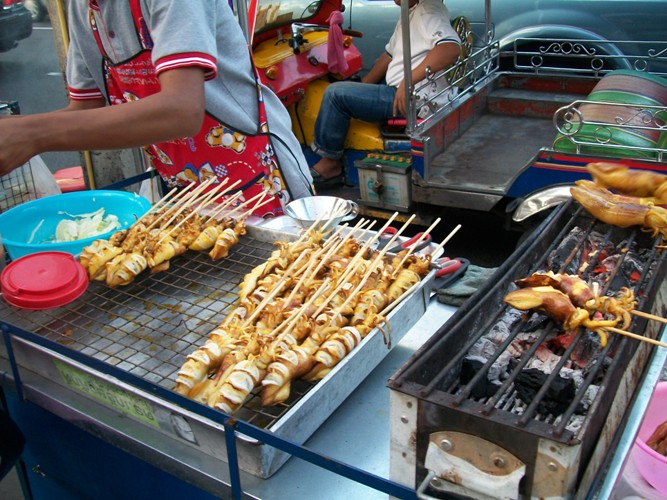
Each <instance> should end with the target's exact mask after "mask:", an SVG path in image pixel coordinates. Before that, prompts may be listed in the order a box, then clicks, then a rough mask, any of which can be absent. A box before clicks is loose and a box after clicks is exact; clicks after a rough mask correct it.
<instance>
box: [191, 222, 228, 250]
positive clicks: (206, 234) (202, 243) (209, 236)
mask: <svg viewBox="0 0 667 500" xmlns="http://www.w3.org/2000/svg"><path fill="white" fill-rule="evenodd" d="M221 232H222V228H221V227H220V226H218V225H211V226H206V227H205V228H204V230H203V231H202V232H201V233H199V234H198V235H197V237H196V238H195V240H194V241H193V242H192V243H191V244H190V246H189V247H188V248H189V249H190V250H195V251H203V250H210V249H211V248H212V247H213V245H215V240H217V239H218V236H220V233H221Z"/></svg>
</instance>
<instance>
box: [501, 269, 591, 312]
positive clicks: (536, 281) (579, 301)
mask: <svg viewBox="0 0 667 500" xmlns="http://www.w3.org/2000/svg"><path fill="white" fill-rule="evenodd" d="M514 283H515V284H516V285H517V286H518V287H519V288H529V287H538V286H551V287H553V288H555V289H556V290H560V291H561V292H563V293H565V294H566V295H567V296H568V297H569V298H570V300H571V301H572V303H573V304H574V305H575V306H577V307H586V305H587V304H589V302H590V301H591V300H595V299H596V295H595V293H594V292H593V290H592V289H591V287H590V285H589V284H588V283H587V282H586V281H584V280H583V279H581V278H580V277H579V276H575V275H570V274H555V273H553V272H551V271H549V272H547V273H534V274H532V275H531V276H529V277H528V278H522V279H519V280H516V281H515V282H514Z"/></svg>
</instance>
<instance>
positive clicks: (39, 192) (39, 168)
mask: <svg viewBox="0 0 667 500" xmlns="http://www.w3.org/2000/svg"><path fill="white" fill-rule="evenodd" d="M21 168H29V169H30V172H31V173H32V181H33V183H34V185H35V198H44V197H45V196H51V195H53V194H60V193H62V191H61V190H60V187H59V186H58V183H57V182H56V178H55V177H54V176H53V174H52V173H51V171H50V170H49V167H47V166H46V163H44V160H42V158H41V156H35V157H33V158H32V159H31V160H30V161H28V163H26V164H25V165H23V166H22V167H21Z"/></svg>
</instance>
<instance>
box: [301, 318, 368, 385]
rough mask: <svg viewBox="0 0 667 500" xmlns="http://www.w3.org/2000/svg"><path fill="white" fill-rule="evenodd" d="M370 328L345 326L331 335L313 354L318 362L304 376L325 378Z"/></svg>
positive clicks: (311, 380) (314, 379)
mask: <svg viewBox="0 0 667 500" xmlns="http://www.w3.org/2000/svg"><path fill="white" fill-rule="evenodd" d="M370 330H371V329H370V328H368V327H366V326H364V325H359V326H357V327H354V326H345V327H343V328H341V329H340V330H338V331H337V332H336V333H334V334H333V335H331V336H330V337H329V338H328V339H326V340H325V341H324V343H323V344H322V346H321V347H320V348H319V349H318V350H317V351H316V352H315V354H314V355H313V357H314V358H315V361H316V362H317V363H316V364H315V366H314V367H313V368H312V369H311V370H310V371H309V372H308V373H307V374H306V375H305V376H304V378H305V379H306V380H308V381H310V382H314V381H316V380H321V379H323V378H324V377H325V376H326V375H327V374H328V373H329V372H330V371H331V370H332V369H333V368H334V367H335V366H336V365H337V364H338V363H340V362H341V361H342V360H343V358H344V357H345V356H347V355H348V354H349V353H350V352H352V350H353V349H354V348H355V347H357V346H358V345H359V343H360V342H361V340H362V339H363V338H364V337H365V336H366V335H367V334H368V332H369V331H370Z"/></svg>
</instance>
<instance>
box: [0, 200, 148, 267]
mask: <svg viewBox="0 0 667 500" xmlns="http://www.w3.org/2000/svg"><path fill="white" fill-rule="evenodd" d="M150 206H151V204H150V202H149V201H148V200H147V199H146V198H144V197H143V196H139V195H137V194H134V193H128V192H126V191H112V190H92V191H76V192H73V193H63V194H57V195H53V196H47V197H46V198H40V199H38V200H34V201H29V202H27V203H23V204H22V205H18V206H16V207H14V208H11V209H10V210H7V211H6V212H4V213H2V214H0V235H1V236H2V243H3V244H4V247H5V250H6V251H7V253H8V254H9V257H10V258H11V259H18V258H19V257H23V256H24V255H29V254H32V253H36V252H51V251H60V252H67V253H71V254H72V255H78V254H80V253H81V250H83V248H84V247H86V246H88V245H90V244H91V243H92V242H93V241H94V240H97V239H107V238H109V237H110V236H111V235H112V234H113V233H114V232H115V231H118V230H119V229H125V228H128V227H129V226H131V225H132V224H133V223H134V222H135V221H136V220H137V219H138V218H139V217H141V216H142V215H144V214H145V213H146V212H147V211H148V210H149V208H150ZM100 208H104V214H105V215H109V214H113V215H115V216H116V217H118V222H119V224H120V226H121V227H120V228H119V229H115V230H113V231H108V232H106V233H103V234H99V235H96V236H93V237H91V238H84V239H80V240H75V241H69V242H64V243H54V242H50V241H49V240H52V239H53V238H54V236H55V232H56V226H57V225H58V223H59V222H60V221H61V220H63V219H65V218H69V217H68V216H67V215H66V213H67V214H72V215H81V214H88V213H92V212H95V211H97V210H99V209H100ZM28 242H31V243H28Z"/></svg>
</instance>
